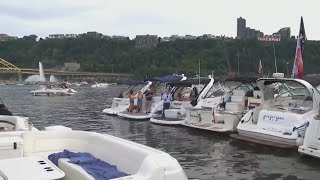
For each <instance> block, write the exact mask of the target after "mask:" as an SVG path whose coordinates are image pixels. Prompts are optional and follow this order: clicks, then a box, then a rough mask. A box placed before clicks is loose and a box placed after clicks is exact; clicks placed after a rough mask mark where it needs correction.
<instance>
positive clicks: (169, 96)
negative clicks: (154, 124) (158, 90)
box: [161, 89, 172, 116]
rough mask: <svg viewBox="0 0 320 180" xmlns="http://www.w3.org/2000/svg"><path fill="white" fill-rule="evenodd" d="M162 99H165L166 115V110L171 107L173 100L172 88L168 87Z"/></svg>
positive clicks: (164, 108)
mask: <svg viewBox="0 0 320 180" xmlns="http://www.w3.org/2000/svg"><path fill="white" fill-rule="evenodd" d="M161 100H163V112H162V116H164V111H165V110H166V109H169V108H170V102H171V101H172V94H171V92H170V89H168V90H167V92H166V93H164V94H163V95H162V97H161Z"/></svg>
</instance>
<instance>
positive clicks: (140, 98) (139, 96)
mask: <svg viewBox="0 0 320 180" xmlns="http://www.w3.org/2000/svg"><path fill="white" fill-rule="evenodd" d="M137 99H138V101H137V106H138V110H137V112H140V111H141V110H142V99H143V94H142V92H141V91H139V92H138V96H137Z"/></svg>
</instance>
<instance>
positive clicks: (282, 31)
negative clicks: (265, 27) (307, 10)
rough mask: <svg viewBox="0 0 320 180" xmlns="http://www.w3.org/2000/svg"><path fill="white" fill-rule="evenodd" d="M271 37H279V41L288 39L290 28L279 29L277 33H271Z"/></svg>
mask: <svg viewBox="0 0 320 180" xmlns="http://www.w3.org/2000/svg"><path fill="white" fill-rule="evenodd" d="M273 35H279V36H280V37H281V39H290V38H291V29H290V27H284V28H281V29H280V30H279V31H278V32H276V33H273Z"/></svg>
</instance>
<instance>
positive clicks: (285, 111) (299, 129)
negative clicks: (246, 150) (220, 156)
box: [232, 78, 320, 148]
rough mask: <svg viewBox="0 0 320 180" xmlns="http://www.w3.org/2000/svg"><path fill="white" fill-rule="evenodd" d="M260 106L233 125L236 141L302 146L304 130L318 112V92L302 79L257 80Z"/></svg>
mask: <svg viewBox="0 0 320 180" xmlns="http://www.w3.org/2000/svg"><path fill="white" fill-rule="evenodd" d="M257 85H258V86H259V88H260V90H261V91H262V99H263V103H262V106H260V107H258V108H255V109H252V110H250V111H249V112H248V113H247V114H246V115H245V116H244V117H243V118H242V119H241V121H240V123H239V124H238V126H237V130H238V132H239V134H238V135H232V136H233V137H236V138H238V139H242V140H246V141H250V142H254V143H261V144H266V145H271V146H277V147H281V148H293V147H297V146H299V145H301V144H302V143H303V139H304V134H305V130H306V129H307V127H308V124H309V123H310V122H311V121H313V120H314V117H315V116H316V115H317V114H318V111H319V103H318V102H319V100H320V96H319V92H318V90H317V89H316V88H315V87H314V86H312V85H311V84H310V83H308V82H307V81H305V80H301V79H287V78H261V79H258V80H257Z"/></svg>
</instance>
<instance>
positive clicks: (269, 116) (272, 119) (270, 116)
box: [262, 115, 284, 122]
mask: <svg viewBox="0 0 320 180" xmlns="http://www.w3.org/2000/svg"><path fill="white" fill-rule="evenodd" d="M262 119H263V120H269V121H273V122H279V121H283V120H284V117H279V116H272V115H263V118H262Z"/></svg>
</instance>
